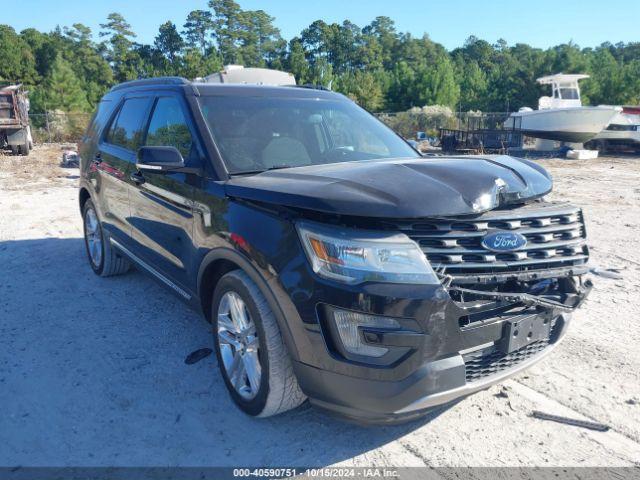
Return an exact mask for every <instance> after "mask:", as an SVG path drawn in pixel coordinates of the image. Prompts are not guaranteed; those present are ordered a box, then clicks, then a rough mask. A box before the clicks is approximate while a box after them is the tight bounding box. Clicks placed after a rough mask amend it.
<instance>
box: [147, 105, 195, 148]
mask: <svg viewBox="0 0 640 480" xmlns="http://www.w3.org/2000/svg"><path fill="white" fill-rule="evenodd" d="M146 145H151V146H171V147H176V148H177V149H178V150H179V151H180V153H181V154H182V156H183V157H184V158H187V157H189V155H190V153H191V147H192V145H193V141H192V139H191V133H190V132H189V127H187V121H186V119H185V116H184V112H183V110H182V106H181V105H180V102H179V100H178V99H177V98H175V97H161V98H159V99H158V101H157V102H156V106H155V108H154V109H153V114H152V115H151V122H149V131H148V132H147V141H146Z"/></svg>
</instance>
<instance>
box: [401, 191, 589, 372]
mask: <svg viewBox="0 0 640 480" xmlns="http://www.w3.org/2000/svg"><path fill="white" fill-rule="evenodd" d="M398 227H399V228H400V229H401V230H402V231H403V232H404V233H405V234H407V235H408V236H409V237H410V238H412V239H413V240H414V241H415V242H416V243H418V245H420V247H421V249H422V250H423V252H424V254H425V255H426V257H427V259H428V260H429V261H430V263H431V265H432V266H433V268H434V269H435V270H436V272H438V274H439V276H440V278H441V280H442V284H443V286H444V287H445V289H446V290H447V292H448V294H449V296H450V298H451V300H452V306H450V309H449V315H450V316H452V317H456V318H458V327H459V329H460V333H461V336H462V338H463V342H462V343H463V346H464V348H463V349H462V350H461V352H460V353H461V355H462V358H463V360H464V364H465V379H466V382H467V383H472V382H477V381H480V380H483V379H488V378H489V377H492V376H496V375H497V374H500V373H501V372H503V371H506V370H509V369H513V368H514V367H516V366H517V365H518V364H520V363H523V362H525V361H527V360H529V359H530V358H531V357H534V356H536V355H538V354H539V353H541V352H542V351H544V350H545V349H547V348H548V347H549V346H551V345H553V344H555V343H556V342H557V341H558V340H559V339H560V338H561V337H562V336H563V334H564V332H565V329H566V326H567V324H568V321H569V318H570V313H571V312H572V311H573V310H575V309H576V308H578V307H579V306H580V305H581V304H582V303H583V302H584V300H585V299H586V297H587V296H588V294H589V292H590V291H591V288H592V283H591V281H590V280H588V279H586V278H585V274H586V273H587V272H588V268H587V266H586V263H587V260H588V256H589V252H588V248H587V245H586V230H585V226H584V221H583V216H582V212H581V210H580V209H579V208H576V207H574V206H571V205H568V204H564V203H562V204H558V203H549V202H544V201H538V202H533V203H531V204H528V205H520V206H518V207H513V208H507V209H499V210H494V211H490V212H486V213H484V214H481V215H476V216H465V217H456V218H451V217H447V218H435V219H425V220H423V221H420V222H410V223H405V224H401V225H398ZM487 239H491V240H492V241H493V244H487Z"/></svg>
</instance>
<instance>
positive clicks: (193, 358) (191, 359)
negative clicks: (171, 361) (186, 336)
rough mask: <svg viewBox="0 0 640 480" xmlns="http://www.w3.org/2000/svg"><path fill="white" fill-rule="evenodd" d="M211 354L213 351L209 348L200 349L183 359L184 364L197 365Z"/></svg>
mask: <svg viewBox="0 0 640 480" xmlns="http://www.w3.org/2000/svg"><path fill="white" fill-rule="evenodd" d="M211 353H213V350H211V349H210V348H200V349H198V350H196V351H195V352H191V353H190V354H189V355H187V358H185V359H184V363H186V364H187V365H193V364H194V363H198V362H199V361H200V360H202V359H203V358H207V357H208V356H209V355H211Z"/></svg>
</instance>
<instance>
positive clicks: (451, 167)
mask: <svg viewBox="0 0 640 480" xmlns="http://www.w3.org/2000/svg"><path fill="white" fill-rule="evenodd" d="M225 188H226V193H227V195H228V196H230V197H235V198H242V199H246V200H252V201H258V202H265V203H270V204H275V205H283V206H287V207H295V208H302V209H307V210H314V211H319V212H326V213H333V214H339V215H353V216H365V217H384V218H418V217H432V216H449V215H468V214H478V213H481V212H483V211H487V210H491V209H494V208H497V207H498V206H501V205H508V204H514V203H523V202H525V201H527V200H531V199H534V198H537V197H540V196H542V195H544V194H546V193H548V192H549V191H550V190H551V188H552V181H551V177H550V176H549V174H548V173H547V172H546V171H545V170H544V168H542V167H541V166H539V165H537V164H535V163H533V162H530V161H528V160H523V159H516V158H513V157H509V156H505V155H487V156H464V157H423V158H409V159H406V158H404V159H403V158H400V159H385V160H367V161H360V162H344V163H332V164H327V165H310V166H306V167H296V168H287V169H282V170H272V171H267V172H263V173H260V174H256V175H248V176H236V177H232V178H231V179H230V180H228V181H227V183H226V185H225Z"/></svg>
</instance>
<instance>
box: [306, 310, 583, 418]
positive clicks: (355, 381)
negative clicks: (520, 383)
mask: <svg viewBox="0 0 640 480" xmlns="http://www.w3.org/2000/svg"><path fill="white" fill-rule="evenodd" d="M570 321H571V317H570V315H569V314H561V315H559V316H558V317H556V319H555V321H554V327H553V333H552V337H551V338H550V339H549V341H548V343H547V344H546V345H544V348H542V349H540V350H539V351H537V352H536V353H534V354H532V355H530V356H527V357H526V358H524V359H522V360H521V361H516V362H514V363H513V364H512V365H510V366H507V367H506V368H502V369H497V371H496V372H495V373H493V374H488V375H486V376H482V377H481V378H478V379H475V380H473V381H467V365H466V363H467V362H468V358H469V356H470V355H471V356H472V355H473V354H474V352H476V353H477V352H479V351H481V350H483V349H486V348H487V347H489V349H490V348H491V347H490V346H489V345H481V346H479V347H476V348H475V349H472V350H470V351H461V352H459V353H458V354H456V355H452V356H449V357H446V358H442V359H438V360H435V361H431V362H427V363H424V364H423V365H422V366H421V367H420V368H419V369H418V370H416V371H415V372H414V373H413V374H411V375H410V376H409V377H407V378H405V379H402V380H400V381H396V382H389V381H384V380H375V379H363V378H355V377H351V376H348V375H341V374H338V373H335V372H330V371H326V370H321V369H317V368H314V367H311V366H309V365H304V364H301V363H299V362H296V364H295V370H296V374H297V376H298V381H299V382H300V385H301V387H302V388H303V390H304V391H305V392H306V393H307V395H309V398H310V401H311V403H312V404H314V405H316V406H318V407H320V408H322V409H324V410H328V411H330V412H332V413H334V414H337V415H339V416H342V417H346V418H350V419H352V420H354V421H357V422H360V423H395V422H401V421H409V420H412V419H414V418H418V417H420V416H422V415H424V414H425V413H428V412H430V411H432V410H433V409H434V408H436V407H439V406H442V405H446V404H449V403H452V402H454V401H456V400H458V399H461V398H463V397H466V396H468V395H471V394H473V393H475V392H478V391H481V390H484V389H486V388H488V387H490V386H492V385H494V384H496V383H500V382H502V381H504V380H505V379H507V378H509V377H512V376H513V375H516V374H517V373H519V372H521V371H523V370H525V369H527V368H529V367H530V366H532V365H533V364H535V363H537V362H539V361H540V360H542V359H543V358H544V357H546V356H547V355H549V354H550V353H551V352H552V351H553V350H554V349H555V347H556V346H557V345H558V344H559V343H560V342H561V341H562V339H563V338H564V335H565V333H566V331H567V328H568V325H569V323H570Z"/></svg>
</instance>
